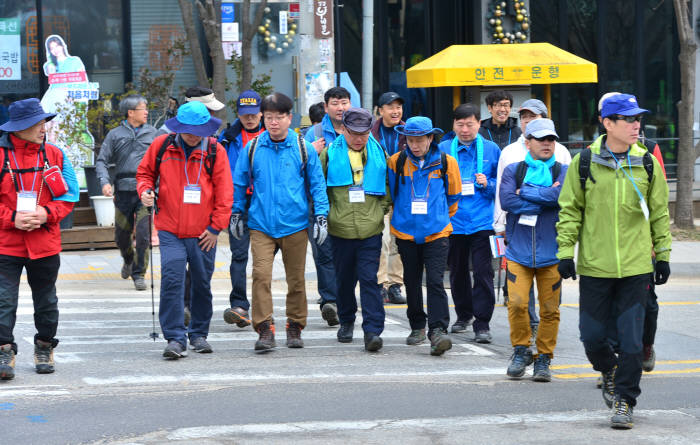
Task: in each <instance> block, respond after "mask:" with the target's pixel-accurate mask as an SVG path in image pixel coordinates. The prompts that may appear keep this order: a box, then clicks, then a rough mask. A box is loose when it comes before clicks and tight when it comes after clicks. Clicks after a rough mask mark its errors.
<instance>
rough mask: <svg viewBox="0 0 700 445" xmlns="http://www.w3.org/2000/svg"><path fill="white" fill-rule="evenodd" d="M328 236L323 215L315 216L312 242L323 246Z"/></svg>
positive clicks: (326, 222)
mask: <svg viewBox="0 0 700 445" xmlns="http://www.w3.org/2000/svg"><path fill="white" fill-rule="evenodd" d="M327 236H328V221H327V220H326V217H325V216H323V215H316V222H315V223H314V240H315V241H316V244H317V245H319V246H320V245H321V244H323V242H324V241H326V237H327Z"/></svg>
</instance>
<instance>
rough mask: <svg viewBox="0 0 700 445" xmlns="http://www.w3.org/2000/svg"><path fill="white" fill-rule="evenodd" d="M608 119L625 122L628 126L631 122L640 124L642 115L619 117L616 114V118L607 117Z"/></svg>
mask: <svg viewBox="0 0 700 445" xmlns="http://www.w3.org/2000/svg"><path fill="white" fill-rule="evenodd" d="M608 119H610V120H613V121H625V122H627V123H628V124H631V123H633V122H641V121H642V115H641V114H638V115H636V116H621V115H619V114H618V115H616V116H608Z"/></svg>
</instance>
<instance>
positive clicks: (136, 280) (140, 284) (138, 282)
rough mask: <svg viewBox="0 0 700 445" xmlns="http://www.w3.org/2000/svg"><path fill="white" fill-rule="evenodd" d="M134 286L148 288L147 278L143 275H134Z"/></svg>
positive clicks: (138, 288) (141, 288) (139, 288)
mask: <svg viewBox="0 0 700 445" xmlns="http://www.w3.org/2000/svg"><path fill="white" fill-rule="evenodd" d="M134 288H135V289H136V290H146V289H148V285H147V284H146V280H145V279H144V278H143V277H141V276H135V277H134Z"/></svg>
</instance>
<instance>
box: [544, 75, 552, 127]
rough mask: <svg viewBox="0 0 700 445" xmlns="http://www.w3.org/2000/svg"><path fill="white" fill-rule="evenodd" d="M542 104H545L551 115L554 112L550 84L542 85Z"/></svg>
mask: <svg viewBox="0 0 700 445" xmlns="http://www.w3.org/2000/svg"><path fill="white" fill-rule="evenodd" d="M544 104H545V105H546V106H547V110H549V115H550V116H552V115H553V114H554V113H553V111H552V85H549V84H545V85H544ZM550 119H551V117H550Z"/></svg>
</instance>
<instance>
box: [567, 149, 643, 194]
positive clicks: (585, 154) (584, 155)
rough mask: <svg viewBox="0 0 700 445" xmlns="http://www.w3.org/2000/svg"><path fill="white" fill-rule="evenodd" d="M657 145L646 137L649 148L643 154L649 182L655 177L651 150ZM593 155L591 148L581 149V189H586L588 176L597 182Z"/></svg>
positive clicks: (579, 165)
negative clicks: (592, 170) (593, 173)
mask: <svg viewBox="0 0 700 445" xmlns="http://www.w3.org/2000/svg"><path fill="white" fill-rule="evenodd" d="M655 145H656V142H654V141H652V140H650V139H644V147H645V148H646V149H647V151H646V152H644V156H642V165H643V166H644V170H646V172H647V179H648V180H649V182H651V179H652V178H653V177H654V160H653V159H652V158H651V152H652V151H654V146H655ZM591 156H592V154H591V149H590V148H584V149H583V150H581V155H580V159H579V164H578V174H579V181H581V190H583V191H585V190H586V181H587V180H588V178H591V181H593V184H595V178H593V175H591Z"/></svg>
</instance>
